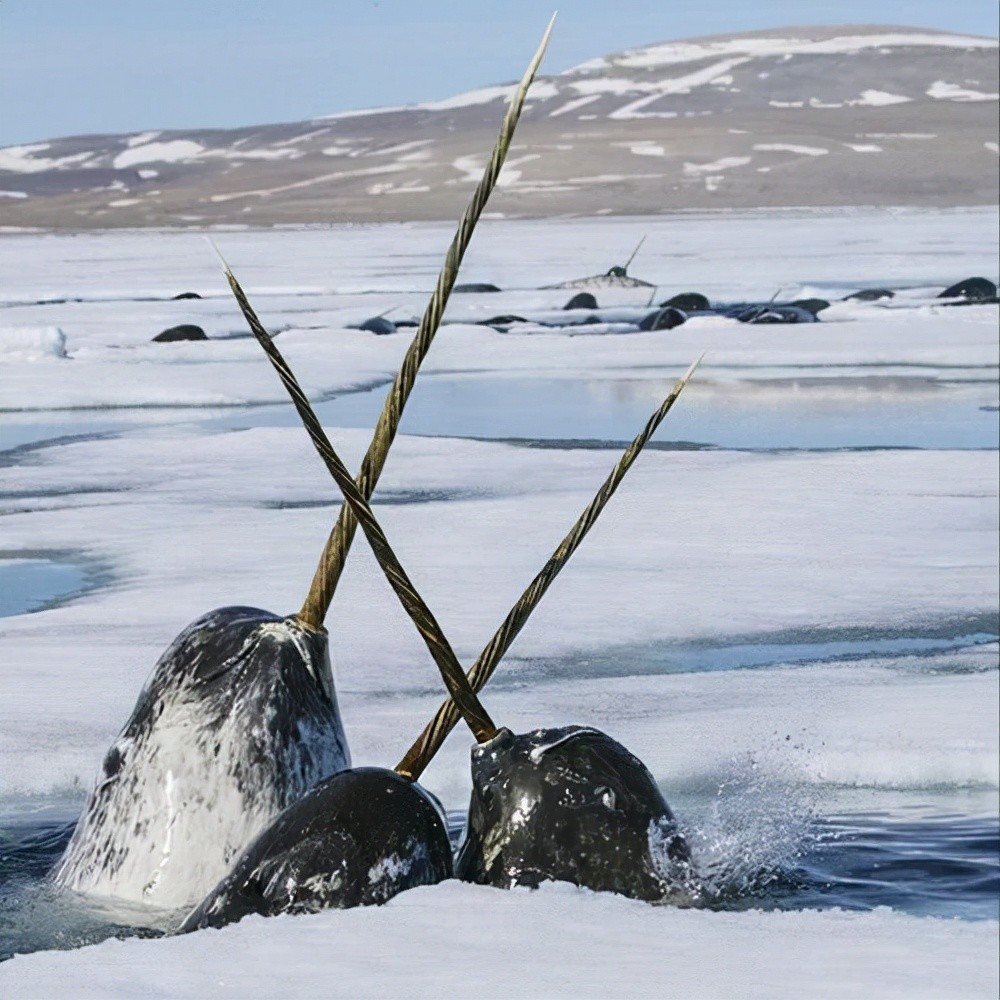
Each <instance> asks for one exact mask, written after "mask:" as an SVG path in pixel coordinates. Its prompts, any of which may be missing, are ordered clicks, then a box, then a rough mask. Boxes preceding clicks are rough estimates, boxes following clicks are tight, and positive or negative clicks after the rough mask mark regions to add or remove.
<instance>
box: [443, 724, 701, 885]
mask: <svg viewBox="0 0 1000 1000" xmlns="http://www.w3.org/2000/svg"><path fill="white" fill-rule="evenodd" d="M689 861H690V855H689V853H688V848H687V844H686V843H685V841H684V839H683V837H681V836H680V834H679V833H678V831H677V824H676V822H675V820H674V816H673V813H671V811H670V808H669V807H668V805H667V803H666V801H665V800H664V798H663V794H662V793H661V792H660V789H659V788H658V787H657V785H656V782H655V781H654V780H653V777H652V775H651V774H650V773H649V771H648V770H647V769H646V766H645V765H644V764H643V763H642V761H641V760H639V758H638V757H636V756H635V755H634V754H632V753H630V752H629V751H628V750H626V749H625V747H623V746H622V745H621V744H620V743H618V742H616V741H615V740H613V739H612V738H611V737H610V736H608V735H606V734H605V733H602V732H600V731H599V730H597V729H590V728H588V727H586V726H566V727H564V728H561V729H536V730H535V731H534V732H531V733H523V734H521V735H516V736H515V735H514V733H512V732H511V731H510V730H509V729H502V730H501V731H500V733H499V734H498V735H497V736H496V737H494V738H493V739H492V740H490V741H489V742H488V743H485V744H481V745H479V746H477V747H474V748H473V751H472V801H471V803H470V805H469V819H468V825H467V827H466V832H465V840H464V842H463V844H462V847H461V850H460V851H459V855H458V861H457V863H456V866H455V868H456V871H455V873H456V874H457V875H458V877H459V878H461V879H464V880H465V881H467V882H478V883H480V884H483V885H494V886H499V887H501V888H504V889H512V888H514V887H515V886H519V885H525V886H531V887H532V888H537V887H538V885H540V884H541V883H542V882H545V881H549V880H556V881H561V882H573V883H574V884H576V885H583V886H587V887H588V888H590V889H596V890H606V891H609V892H619V893H621V894H622V895H625V896H632V897H634V898H636V899H646V900H652V901H656V900H662V899H668V898H670V897H671V896H677V895H678V894H679V893H678V887H679V886H681V885H683V882H684V881H685V878H686V875H687V870H688V869H687V865H688V862H689Z"/></svg>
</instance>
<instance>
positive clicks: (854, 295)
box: [844, 288, 896, 302]
mask: <svg viewBox="0 0 1000 1000" xmlns="http://www.w3.org/2000/svg"><path fill="white" fill-rule="evenodd" d="M895 297H896V293H895V292H894V291H892V289H891V288H862V289H861V291H860V292H851V294H850V295H845V296H844V301H845V302H847V301H848V300H849V299H855V300H856V301H858V302H878V300H879V299H892V298H895Z"/></svg>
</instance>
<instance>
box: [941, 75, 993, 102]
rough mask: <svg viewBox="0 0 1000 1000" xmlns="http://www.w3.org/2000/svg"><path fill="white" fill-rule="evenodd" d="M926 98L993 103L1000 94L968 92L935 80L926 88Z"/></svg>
mask: <svg viewBox="0 0 1000 1000" xmlns="http://www.w3.org/2000/svg"><path fill="white" fill-rule="evenodd" d="M927 96H928V97H933V98H934V99H935V100H937V101H962V102H967V101H995V100H997V99H998V98H1000V94H986V93H983V91H981V90H969V89H967V88H965V87H959V86H958V85H957V84H954V83H945V81H944V80H936V81H935V82H934V83H932V84H931V85H930V86H929V87H928V88H927Z"/></svg>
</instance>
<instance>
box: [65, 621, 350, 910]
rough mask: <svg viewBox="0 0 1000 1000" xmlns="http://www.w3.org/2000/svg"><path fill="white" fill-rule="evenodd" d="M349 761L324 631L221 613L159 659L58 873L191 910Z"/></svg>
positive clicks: (88, 885) (104, 890)
mask: <svg viewBox="0 0 1000 1000" xmlns="http://www.w3.org/2000/svg"><path fill="white" fill-rule="evenodd" d="M349 765H350V757H349V753H348V750H347V742H346V739H345V737H344V732H343V727H342V725H341V721H340V713H339V710H338V708H337V702H336V697H335V695H334V690H333V677H332V673H331V669H330V660H329V654H328V651H327V642H326V634H325V632H317V631H311V630H308V629H306V628H304V627H303V626H302V625H301V624H300V623H299V622H298V621H297V620H296V619H293V618H289V619H281V618H278V617H277V616H275V615H272V614H270V613H269V612H263V611H258V610H256V609H252V608H222V609H219V610H218V611H214V612H211V613H210V614H208V615H206V616H204V617H203V618H201V619H199V620H198V621H196V622H194V623H193V624H192V625H190V626H189V627H188V628H187V629H185V630H184V632H182V633H181V635H180V636H178V638H177V639H176V640H175V641H174V643H173V644H172V645H171V647H170V648H169V649H168V650H167V651H166V653H165V654H164V655H163V657H161V659H160V661H159V663H158V664H157V666H156V668H155V670H154V671H153V674H152V676H151V678H150V679H149V681H148V682H147V684H146V686H145V688H144V689H143V692H142V694H141V695H140V697H139V700H138V703H137V704H136V707H135V710H134V711H133V713H132V717H131V718H130V719H129V721H128V723H127V724H126V725H125V728H124V729H123V730H122V732H121V734H120V735H119V737H118V739H117V740H116V741H115V743H114V744H113V746H112V747H111V749H110V750H109V751H108V754H107V756H106V757H105V760H104V766H103V768H102V773H101V775H100V776H99V778H98V781H97V784H96V787H95V788H94V791H93V792H92V793H91V796H90V799H89V801H88V802H87V806H86V808H85V810H84V812H83V815H82V816H81V817H80V821H79V822H78V824H77V827H76V830H75V832H74V834H73V838H72V840H71V841H70V844H69V846H68V847H67V849H66V853H65V854H64V855H63V857H62V859H61V861H60V863H59V865H58V866H57V868H56V870H55V872H54V878H55V880H56V882H57V883H59V884H60V885H63V886H66V887H68V888H71V889H75V890H78V891H81V892H87V893H93V894H96V895H102V896H115V897H120V898H123V899H129V900H134V901H139V902H143V903H147V904H151V905H155V906H159V907H165V908H173V907H181V906H192V905H194V904H195V903H197V902H198V901H199V900H201V899H202V898H203V897H204V895H205V894H206V893H207V892H208V891H209V890H210V889H211V888H212V887H213V886H214V885H215V884H216V883H217V882H218V881H219V880H220V879H221V878H222V877H223V876H224V875H225V874H226V871H227V870H228V868H229V865H230V863H231V861H232V859H233V858H234V857H235V856H236V855H237V854H238V853H239V852H240V851H241V850H242V849H243V848H244V847H245V846H246V845H247V844H248V843H249V842H250V840H252V839H253V838H254V837H255V836H256V835H257V834H258V833H259V832H260V831H261V830H262V829H263V828H264V827H265V826H266V825H267V824H268V823H269V822H270V821H271V820H272V819H273V818H274V817H275V816H276V815H277V814H278V813H279V812H280V811H281V810H282V809H284V808H285V807H286V806H287V805H289V804H290V803H291V802H293V801H295V800H296V799H298V798H299V797H300V796H301V795H302V794H303V793H304V792H306V791H307V790H308V789H309V788H311V787H312V786H313V785H314V784H315V783H316V782H317V781H319V780H320V779H322V778H324V777H326V776H328V775H330V774H333V773H335V772H336V771H340V770H342V769H344V768H346V767H348V766H349Z"/></svg>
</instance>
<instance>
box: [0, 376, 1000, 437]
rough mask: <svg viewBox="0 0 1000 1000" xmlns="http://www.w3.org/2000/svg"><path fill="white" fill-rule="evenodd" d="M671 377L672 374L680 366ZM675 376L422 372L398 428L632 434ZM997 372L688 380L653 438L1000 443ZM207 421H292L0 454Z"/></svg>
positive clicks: (380, 392)
mask: <svg viewBox="0 0 1000 1000" xmlns="http://www.w3.org/2000/svg"><path fill="white" fill-rule="evenodd" d="M678 374H679V373H678ZM673 383H674V377H673V376H671V377H660V378H650V377H629V378H608V379H594V378H570V377H566V378H532V377H523V376H511V377H504V376H498V375H491V374H485V375H475V374H466V375H424V376H422V377H421V378H420V380H419V381H418V383H417V386H416V388H415V390H414V392H413V395H412V397H411V398H410V401H409V403H408V404H407V409H406V413H405V415H404V417H403V423H402V431H403V433H408V434H420V435H428V436H445V437H466V438H480V439H489V440H512V441H525V442H537V441H552V442H561V443H566V444H570V443H572V442H575V441H608V442H624V441H630V440H631V439H632V438H633V437H634V436H635V435H636V434H637V433H638V431H639V430H640V429H641V428H642V427H643V426H644V424H645V423H646V420H647V419H648V418H649V415H650V414H651V413H652V411H653V410H654V409H655V408H656V406H657V405H658V404H659V402H660V400H661V399H662V398H663V396H665V395H666V394H667V393H668V392H669V390H670V388H671V387H672V386H673ZM386 392H387V386H385V385H379V386H378V387H376V388H372V389H365V390H361V391H357V392H348V393H342V394H340V395H338V396H336V397H334V398H332V399H328V400H326V401H322V402H316V403H315V404H314V405H315V409H316V411H317V413H318V414H319V417H320V419H321V420H322V421H323V423H324V424H325V425H326V426H328V427H364V428H371V427H374V425H375V421H376V420H377V418H378V414H379V411H380V410H381V408H382V403H383V401H384V399H385V395H386ZM996 397H997V387H996V382H995V381H989V380H984V381H981V382H976V381H964V382H952V383H945V382H940V381H938V380H936V379H931V378H925V377H922V376H920V377H917V376H908V377H902V376H878V377H875V376H843V375H838V374H835V373H833V372H831V374H830V375H829V376H822V377H816V376H810V377H800V378H774V379H756V380H755V379H746V380H739V379H737V380H731V381H706V380H704V379H703V380H702V381H700V382H698V381H695V382H692V383H691V385H690V386H689V387H688V389H687V390H686V392H685V394H684V399H683V401H682V403H681V404H680V405H678V406H677V407H676V408H675V409H674V410H672V411H671V413H670V416H669V417H668V418H667V420H666V421H665V422H664V424H663V426H662V427H661V428H660V430H659V431H658V433H657V435H656V438H655V439H654V440H657V439H658V440H659V441H661V442H666V441H687V442H697V443H699V444H702V445H707V446H712V447H718V448H740V449H767V450H770V449H784V448H795V449H831V448H933V449H978V448H997V447H998V446H1000V421H998V420H997V417H996V413H995V411H994V410H993V409H992V407H994V406H995V404H996ZM170 423H197V424H200V425H201V426H204V427H206V428H208V429H218V430H223V429H230V428H232V429H237V428H239V429H242V428H248V427H273V426H289V427H290V426H297V425H298V417H297V415H296V414H295V411H294V409H293V408H292V406H291V404H287V405H286V404H280V405H267V406H238V407H231V408H226V409H218V408H163V407H157V408H152V407H151V408H144V409H142V408H133V409H123V410H106V409H105V410H77V411H67V412H66V413H65V414H62V413H53V412H37V413H27V412H25V413H12V414H5V415H4V421H3V424H4V426H3V430H2V432H0V452H2V451H5V450H6V451H9V450H10V449H13V448H18V447H24V446H30V445H32V444H34V443H37V442H42V441H47V440H52V439H58V438H63V437H74V436H79V435H87V434H95V433H109V432H112V433H113V432H124V431H127V430H129V429H130V428H134V427H141V426H149V425H152V424H159V425H163V424H170Z"/></svg>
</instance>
